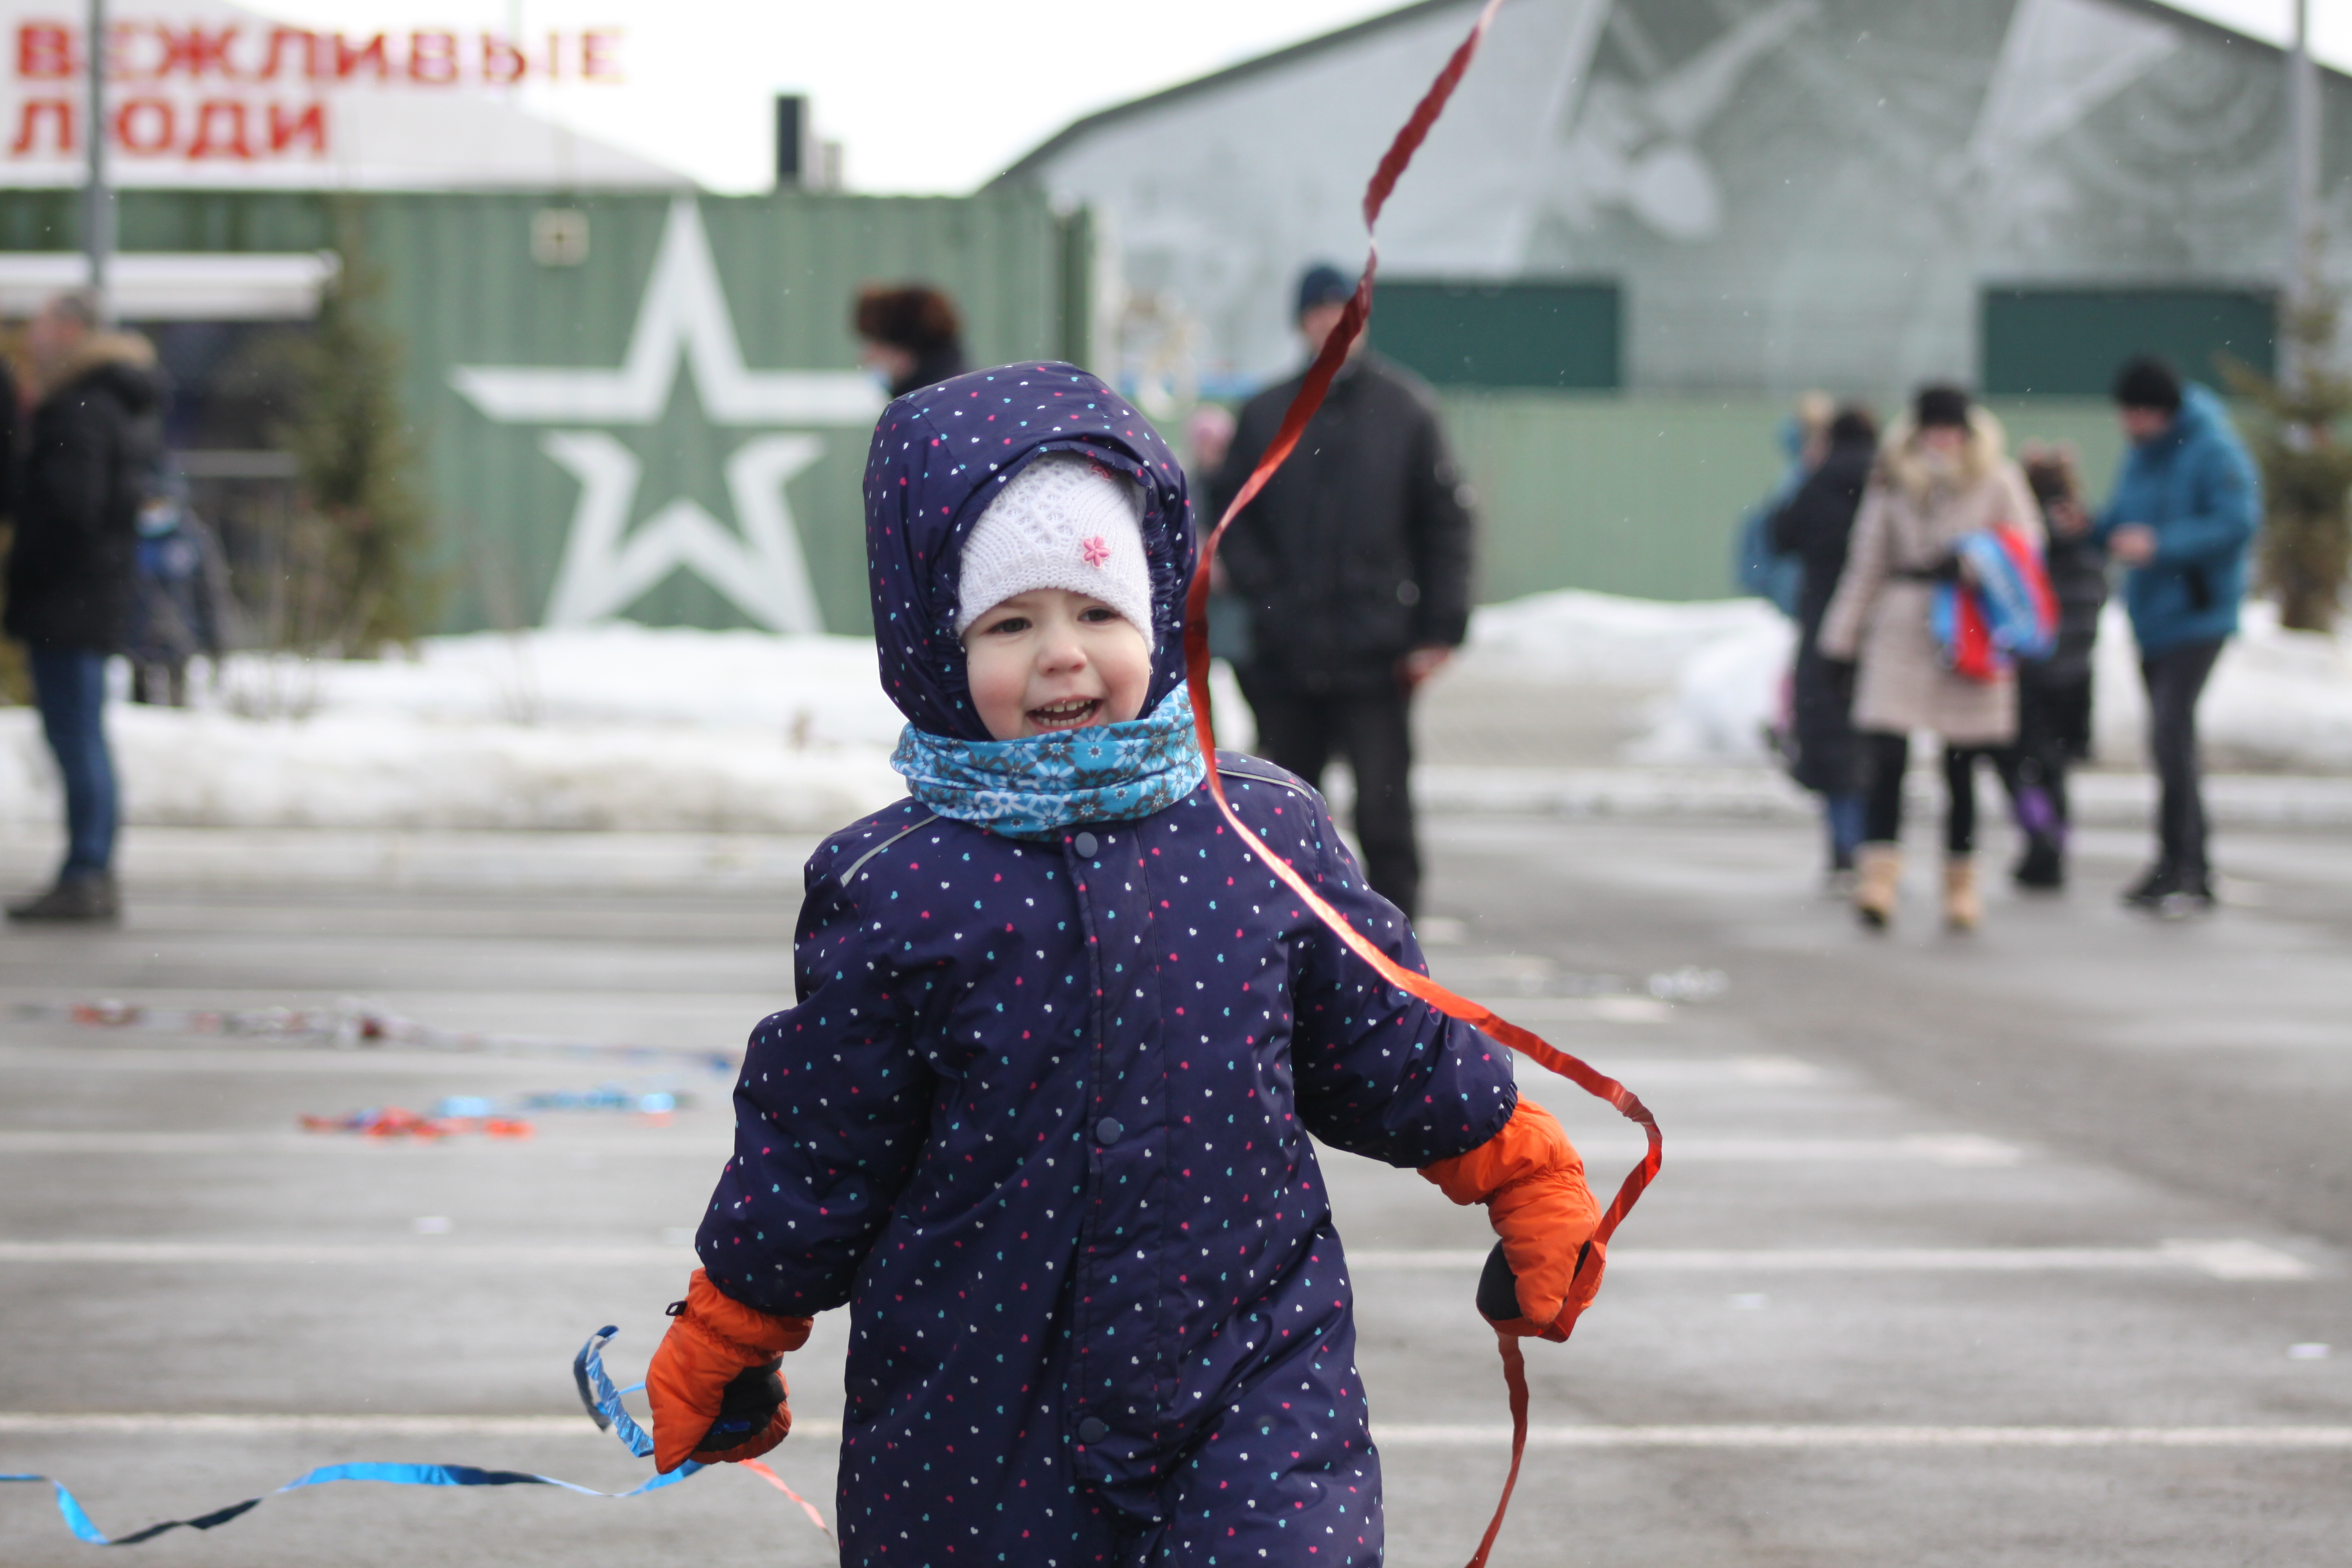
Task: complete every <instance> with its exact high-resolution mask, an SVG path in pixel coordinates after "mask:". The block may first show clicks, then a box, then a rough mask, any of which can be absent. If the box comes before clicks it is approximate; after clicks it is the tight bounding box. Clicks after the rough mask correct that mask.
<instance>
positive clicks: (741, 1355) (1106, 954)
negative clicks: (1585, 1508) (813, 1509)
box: [647, 364, 1598, 1568]
mask: <svg viewBox="0 0 2352 1568" xmlns="http://www.w3.org/2000/svg"><path fill="white" fill-rule="evenodd" d="M865 488H866V544H867V553H868V561H869V565H870V568H871V572H872V587H873V600H874V625H875V631H876V636H877V642H878V644H879V650H880V658H881V667H882V680H883V685H884V687H885V689H887V691H888V692H889V694H890V697H891V699H892V700H893V701H895V702H896V703H897V704H898V707H899V709H900V710H902V711H903V712H904V713H905V714H906V715H907V718H908V725H909V727H908V730H907V731H906V734H905V737H904V739H903V740H902V741H901V742H900V745H899V749H898V753H897V755H896V757H895V758H894V760H893V761H894V765H895V766H896V767H897V768H898V771H899V772H900V773H904V774H905V775H907V777H908V785H909V789H910V792H911V798H909V799H907V800H905V801H902V802H900V803H899V804H898V805H893V806H890V807H888V808H887V809H886V810H884V811H881V812H878V813H877V814H876V815H875V816H871V817H868V818H867V819H866V820H865V821H863V822H859V823H857V824H856V825H854V826H850V827H848V828H845V829H844V830H843V831H842V832H840V833H838V834H835V836H834V837H831V838H830V839H828V840H826V841H825V843H824V845H823V846H822V847H820V848H819V849H818V850H817V852H816V854H815V855H814V858H812V859H811V860H810V862H809V866H808V873H807V900H806V902H805V904H804V905H803V912H802V915H801V920H800V925H799V929H798V934H797V938H796V946H795V983H796V988H797V992H798V994H799V997H800V1001H799V1005H796V1006H794V1007H792V1008H789V1009H787V1010H785V1011H783V1012H781V1013H778V1014H775V1015H773V1016H771V1017H769V1018H767V1019H765V1020H763V1021H762V1022H761V1024H760V1025H759V1026H758V1027H757V1028H756V1029H755V1030H754V1031H753V1033H752V1036H751V1045H750V1049H749V1054H748V1056H747V1057H746V1058H745V1061H744V1066H743V1072H742V1077H741V1079H740V1082H739V1084H738V1086H737V1089H736V1092H735V1100H736V1107H737V1119H738V1130H737V1136H736V1148H735V1155H734V1158H733V1159H732V1160H731V1161H730V1162H729V1163H728V1165H727V1168H726V1171H725V1173H723V1174H722V1175H721V1177H720V1179H719V1185H718V1189H717V1191H716V1192H715V1193H714V1194H712V1197H711V1202H710V1206H709V1212H708V1213H707V1215H705V1217H704V1219H703V1222H702V1226H701V1231H700V1234H699V1236H698V1238H697V1244H696V1245H697V1250H698V1253H699V1255H700V1257H701V1260H702V1263H703V1268H701V1269H698V1270H697V1271H696V1273H695V1275H694V1278H693V1280H692V1283H691V1287H690V1290H689V1294H688V1298H687V1300H686V1301H685V1302H683V1303H682V1304H681V1305H680V1306H679V1307H677V1308H674V1309H673V1310H672V1311H673V1319H674V1321H673V1323H672V1325H671V1328H670V1331H669V1333H668V1335H667V1338H666V1339H665V1340H664V1342H663V1343H662V1346H661V1350H660V1352H658V1353H657V1355H656V1359H655V1363H654V1365H653V1367H652V1369H651V1370H650V1371H649V1372H648V1373H647V1384H648V1393H649V1394H650V1396H651V1398H652V1400H653V1407H654V1421H655V1439H656V1463H657V1464H658V1465H659V1466H660V1468H662V1469H664V1470H669V1469H674V1468H677V1465H679V1464H680V1463H682V1462H684V1460H685V1459H686V1458H688V1456H689V1455H691V1456H692V1457H693V1458H698V1459H702V1460H705V1461H709V1460H711V1459H718V1458H750V1457H751V1456H753V1455H755V1454H758V1453H762V1452H765V1451H766V1449H767V1448H769V1447H772V1446H773V1445H774V1443H775V1442H776V1441H777V1440H779V1439H780V1438H781V1437H782V1436H783V1434H784V1432H785V1430H786V1429H787V1428H788V1427H789V1426H790V1422H791V1415H790V1412H789V1409H788V1408H786V1407H785V1406H784V1405H783V1404H782V1385H781V1383H780V1382H779V1381H778V1379H777V1378H776V1376H775V1369H776V1367H777V1366H778V1365H779V1357H780V1355H781V1352H784V1351H787V1350H792V1349H796V1348H798V1346H799V1345H800V1344H801V1343H802V1342H803V1341H804V1340H805V1338H806V1336H807V1333H808V1326H809V1319H810V1317H811V1315H813V1314H814V1313H817V1312H820V1311H824V1310H826V1309H827V1308H831V1307H837V1306H840V1305H842V1304H844V1303H845V1302H846V1303H847V1304H848V1305H849V1308H850V1348H849V1361H848V1369H847V1384H848V1386H847V1407H846V1412H845V1421H844V1430H843V1438H842V1452H841V1472H840V1477H841V1479H840V1497H839V1507H840V1531H841V1547H842V1560H843V1562H844V1563H848V1564H853V1565H867V1564H891V1565H904V1568H925V1565H929V1568H949V1565H950V1564H969V1563H1014V1564H1020V1565H1023V1568H1071V1565H1076V1564H1093V1563H1105V1564H1128V1563H1183V1564H1222V1563H1252V1564H1267V1563H1272V1564H1308V1563H1313V1564H1318V1565H1320V1568H1337V1565H1339V1564H1351V1563H1352V1564H1370V1563H1378V1562H1379V1561H1380V1557H1381V1503H1380V1497H1381V1481H1380V1466H1379V1460H1378V1458H1377V1456H1376V1455H1375V1453H1374V1452H1373V1449H1372V1445H1371V1441H1370V1433H1369V1429H1368V1426H1367V1415H1366V1405H1365V1398H1364V1390H1363V1384H1362V1382H1361V1380H1360V1378H1359V1377H1358V1375H1357V1373H1356V1368H1355V1344H1354V1329H1353V1323H1352V1320H1351V1314H1350V1305H1349V1303H1350V1287H1349V1279H1348V1271H1347V1265H1346V1260H1345V1258H1344V1256H1343V1254H1342V1251H1341V1248H1340V1246H1339V1237H1338V1236H1337V1235H1336V1234H1335V1233H1334V1231H1333V1228H1332V1221H1331V1210H1330V1204H1329V1201H1328V1197H1327V1196H1326V1194H1325V1192H1324V1186H1323V1180H1322V1176H1321V1173H1320V1172H1319V1170H1318V1164H1317V1156H1316V1152H1315V1149H1314V1147H1313V1145H1312V1143H1310V1142H1309V1141H1308V1134H1309V1133H1310V1132H1311V1133H1312V1134H1313V1135H1314V1136H1315V1137H1316V1138H1318V1139H1320V1140H1322V1141H1323V1142H1326V1143H1328V1144H1330V1145H1332V1146H1334V1147H1337V1148H1340V1149H1345V1150H1349V1151H1351V1152H1356V1153H1360V1154H1365V1155H1369V1156H1370V1157H1371V1158H1373V1159H1377V1160H1382V1161H1386V1162H1388V1163H1391V1164H1395V1165H1410V1166H1414V1167H1420V1168H1423V1172H1424V1173H1425V1174H1427V1175H1428V1176H1430V1178H1431V1179H1432V1180H1433V1181H1435V1182H1437V1183H1438V1184H1440V1185H1441V1186H1442V1187H1443V1188H1444V1190H1445V1191H1446V1192H1447V1194H1449V1195H1450V1196H1452V1197H1454V1199H1455V1200H1456V1201H1457V1202H1484V1203H1486V1204H1487V1205H1488V1208H1489V1212H1490V1214H1491V1215H1492V1216H1493V1218H1494V1221H1495V1226H1496V1230H1497V1231H1498V1232H1499V1233H1500V1234H1501V1236H1502V1237H1503V1246H1504V1249H1505V1252H1506V1254H1507V1257H1508V1258H1509V1259H1510V1262H1511V1264H1512V1267H1513V1268H1514V1269H1515V1270H1516V1272H1517V1300H1518V1303H1519V1306H1520V1308H1521V1311H1522V1313H1523V1316H1522V1317H1521V1318H1519V1319H1517V1320H1514V1321H1512V1322H1510V1323H1507V1324H1505V1325H1503V1326H1504V1327H1505V1328H1506V1329H1507V1330H1510V1331H1519V1332H1526V1333H1532V1334H1544V1333H1547V1332H1548V1331H1549V1332H1550V1335H1551V1337H1555V1338H1556V1337H1559V1330H1558V1327H1557V1325H1559V1324H1560V1323H1563V1322H1565V1321H1569V1319H1570V1318H1571V1317H1572V1315H1573V1310H1572V1309H1573V1308H1575V1307H1578V1306H1580V1304H1581V1302H1582V1301H1583V1300H1589V1299H1590V1287H1591V1286H1593V1285H1597V1283H1598V1276H1597V1274H1594V1275H1592V1276H1591V1277H1590V1279H1589V1283H1588V1285H1586V1286H1584V1287H1578V1286H1575V1285H1573V1284H1572V1283H1571V1277H1572V1276H1573V1273H1574V1269H1575V1266H1576V1261H1577V1258H1578V1254H1579V1250H1580V1248H1581V1247H1583V1245H1584V1244H1585V1242H1586V1241H1587V1240H1588V1239H1589V1238H1590V1237H1591V1232H1592V1229H1593V1226H1594V1225H1595V1224H1596V1223H1597V1220H1598V1214H1597V1211H1596V1209H1595V1206H1594V1205H1593V1203H1592V1200H1591V1194H1590V1193H1589V1192H1588V1191H1587V1190H1586V1188H1585V1185H1584V1181H1583V1176H1582V1170H1581V1166H1580V1163H1579V1162H1578V1161H1577V1158H1576V1154H1575V1152H1574V1150H1573V1149H1571V1148H1570V1146H1569V1143H1568V1141H1567V1139H1566V1137H1565V1136H1564V1135H1563V1134H1562V1133H1561V1132H1560V1131H1559V1126H1558V1124H1557V1123H1556V1122H1554V1121H1552V1120H1551V1118H1550V1117H1549V1116H1548V1115H1546V1114H1545V1113H1544V1112H1543V1111H1542V1110H1540V1109H1538V1108H1537V1107H1536V1106H1534V1105H1533V1104H1531V1103H1530V1102H1528V1101H1525V1100H1519V1099H1518V1098H1517V1093H1516V1091H1515V1089H1514V1088H1513V1085H1512V1079H1511V1072H1510V1067H1509V1063H1508V1061H1507V1052H1506V1051H1505V1050H1504V1049H1503V1048H1502V1047H1500V1046H1497V1045H1496V1044H1495V1043H1494V1042H1492V1041H1490V1040H1488V1039H1486V1037H1482V1036H1480V1035H1479V1034H1477V1033H1476V1032H1475V1031H1474V1030H1472V1029H1471V1028H1470V1027H1468V1026H1466V1025H1463V1024H1459V1023H1455V1022H1453V1021H1451V1020H1449V1019H1447V1018H1445V1017H1444V1016H1442V1015H1441V1014H1439V1013H1437V1012H1436V1011H1434V1010H1433V1009H1432V1008H1430V1007H1429V1006H1428V1005H1425V1004H1423V1003H1422V1002H1419V1001H1417V1000H1415V999H1414V998H1412V997H1411V996H1408V995H1406V994H1403V993H1402V992H1399V991H1395V990H1393V989H1391V988H1390V987H1388V986H1387V985H1386V984H1383V983H1382V982H1381V980H1380V978H1379V976H1378V975H1377V974H1376V973H1374V972H1373V971H1372V970H1371V969H1370V967H1369V966H1368V965H1366V964H1365V963H1363V962H1362V961H1361V960H1360V959H1358V958H1356V957H1355V956H1353V955H1352V954H1350V953H1349V952H1347V951H1346V950H1345V949H1344V948H1343V947H1342V945H1341V944H1340V942H1339V941H1338V940H1337V939H1336V938H1335V937H1334V936H1333V935H1332V934H1331V933H1330V932H1329V931H1327V930H1325V929H1324V928H1323V927H1322V926H1321V924H1320V923H1319V922H1318V921H1317V919H1316V917H1315V916H1314V915H1313V914H1312V913H1310V912H1309V911H1308V910H1307V909H1306V908H1305V907H1304V906H1303V904H1302V903H1301V902H1300V900H1297V898H1296V897H1294V896H1293V895H1292V894H1291V893H1289V892H1288V891H1287V890H1286V889H1285V888H1284V887H1283V886H1282V885H1281V884H1279V883H1278V882H1277V881H1276V879H1275V878H1274V877H1273V876H1272V875H1271V874H1270V873H1269V871H1268V870H1267V869H1266V868H1265V866H1264V865H1263V864H1262V863H1260V862H1259V861H1258V860H1256V859H1255V858H1254V857H1253V855H1252V854H1251V852H1250V851H1249V850H1248V849H1247V848H1246V847H1244V845H1243V844H1242V843H1241V842H1240V841H1239V840H1238V838H1237V836H1236V835H1234V833H1233V832H1232V831H1231V829H1230V828H1229V827H1228V826H1226V825H1225V823H1224V822H1223V818H1222V816H1220V814H1219V812H1218V809H1217V806H1216V804H1215V802H1214V801H1213V799H1212V798H1211V797H1210V795H1209V793H1208V791H1207V789H1206V788H1205V787H1204V783H1203V781H1204V777H1205V772H1204V768H1203V765H1202V761H1201V759H1200V755H1199V752H1198V750H1197V747H1196V746H1195V744H1194V742H1193V739H1192V707H1191V702H1190V700H1189V698H1188V697H1187V695H1186V691H1185V688H1184V684H1183V673H1184V671H1183V652H1182V642H1183V638H1182V624H1183V590H1184V587H1185V584H1187V582H1188V581H1189V580H1190V577H1191V574H1192V568H1193V560H1194V541H1193V536H1192V525H1191V521H1190V519H1189V517H1188V513H1187V504H1186V500H1185V492H1184V479H1183V474H1182V469H1181V467H1180V466H1179V465H1178V463H1177V461H1176V459H1175V458H1173V457H1172V456H1171V454H1170V452H1169V451H1168V449H1167V447H1165V446H1163V445H1162V444H1161V442H1160V437H1159V436H1158V435H1157V434H1155V433H1154V432H1153V431H1152V429H1151V427H1150V426H1149V425H1148V424H1146V423H1145V422H1144V420H1143V419H1142V418H1141V417H1140V416H1138V415H1137V414H1136V413H1135V412H1134V411H1133V410H1132V409H1130V408H1129V406H1128V405H1126V404H1125V403H1124V402H1123V401H1122V400H1121V399H1120V398H1119V397H1118V395H1116V394H1115V393H1113V392H1111V391H1110V390H1109V389H1108V387H1106V386H1105V385H1104V384H1102V383H1100V382H1099V381H1097V380H1096V379H1095V378H1094V377H1093V376H1091V375H1088V374H1085V373H1084V372H1081V371H1078V370H1076V369H1073V368H1072V367H1070V366H1068V365H1063V364H1024V365H1016V366H1008V367H1004V368H1002V369H998V370H994V371H985V372H979V373H975V374H969V375H964V376H960V377H958V378H956V379H954V380H951V381H948V382H944V383H941V384H938V385H935V386H931V387H928V388H926V389H923V390H921V391H919V392H915V393H911V394H909V395H907V396H905V397H901V398H900V399H898V401H897V402H895V403H893V404H892V405H890V406H889V408H888V410H887V412H885V414H884V415H883V416H882V418H881V421H880V423H879V425H878V426H877V428H876V430H875V435H874V441H873V447H872V450H871V453H870V456H869V458H868V460H867V465H866V484H865ZM1217 766H1218V768H1219V770H1220V772H1221V773H1223V779H1224V784H1225V788H1226V791H1227V794H1228V795H1229V796H1230V797H1231V798H1232V800H1233V803H1234V807H1235V809H1236V810H1237V811H1238V812H1239V813H1240V815H1241V816H1242V817H1243V819H1244V821H1246V822H1247V823H1249V825H1250V826H1252V828H1253V829H1254V830H1255V832H1256V833H1257V834H1258V835H1259V836H1260V837H1263V838H1265V841H1266V842H1267V843H1268V844H1270V845H1271V846H1272V847H1274V848H1275V849H1276V851H1277V852H1278V853H1279V854H1280V855H1282V856H1283V857H1285V858H1288V859H1289V860H1290V862H1291V863H1292V865H1293V866H1295V867H1296V868H1297V869H1298V870H1300V871H1301V872H1302V873H1304V874H1305V875H1306V876H1307V879H1309V880H1310V881H1311V882H1312V883H1313V884H1314V886H1315V887H1316V888H1317V889H1318V891H1319V892H1320V893H1321V894H1322V896H1323V897H1324V898H1325V899H1326V900H1328V901H1329V902H1330V903H1331V904H1333V905H1334V906H1336V907H1337V909H1338V910H1339V911H1340V913H1342V914H1343V915H1344V916H1345V917H1346V918H1347V919H1348V920H1349V922H1350V923H1351V924H1353V925H1354V926H1355V927H1356V929H1358V930H1359V931H1363V932H1364V933H1366V934H1367V935H1369V936H1370V938H1371V939H1372V940H1373V941H1374V942H1377V943H1378V944H1379V945H1380V946H1381V948H1383V949H1384V950H1385V951H1386V952H1389V953H1390V954H1391V956H1393V957H1394V958H1396V959H1397V960H1398V961H1399V962H1401V963H1404V964H1406V965H1408V966H1411V967H1412V968H1414V969H1421V968H1422V967H1423V961H1422V957H1421V953H1420V951H1419V949H1418V947H1417V946H1416V945H1415V943H1414V942H1413V937H1412V931H1410V930H1409V929H1408V928H1407V925H1406V923H1405V921H1403V919H1402V917H1401V916H1400V915H1399V914H1398V913H1397V911H1396V910H1395V909H1394V908H1393V907H1392V906H1391V905H1390V904H1388V903H1387V902H1385V901H1384V900H1381V898H1379V897H1378V896H1377V895H1375V894H1373V893H1372V892H1371V891H1370V890H1369V889H1367V888H1366V887H1365V885H1364V880H1363V876H1362V873H1361V872H1360V870H1359V869H1358V868H1357V867H1356V864H1355V862H1354V860H1353V859H1352V858H1350V857H1349V853H1348V851H1347V849H1346V848H1345V847H1343V846H1342V844H1341V843H1340V841H1339V835H1338V834H1337V833H1336V832H1335V831H1334V830H1333V828H1332V825H1331V821H1330V818H1329V816H1328V814H1327V812H1326V811H1325V808H1324V804H1323V801H1322V800H1321V798H1320V797H1319V796H1318V795H1316V793H1315V792H1314V791H1313V790H1311V789H1309V788H1307V786H1306V785H1305V784H1301V783H1300V782H1299V781H1298V780H1297V779H1296V778H1295V777H1293V776H1292V775H1290V774H1288V773H1284V772H1282V771H1281V770H1279V769H1277V768H1275V767H1272V766H1270V765H1269V764H1266V763H1261V762H1257V761H1255V760H1254V759H1250V758H1246V757H1241V756H1236V755H1231V754H1227V753H1222V752H1221V753H1219V755H1218V758H1217ZM1571 1293H1574V1294H1575V1295H1576V1300H1574V1301H1573V1302H1572V1301H1571V1300H1570V1295H1571Z"/></svg>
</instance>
